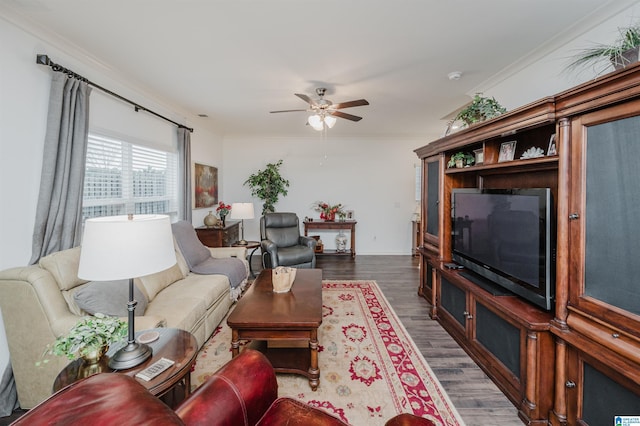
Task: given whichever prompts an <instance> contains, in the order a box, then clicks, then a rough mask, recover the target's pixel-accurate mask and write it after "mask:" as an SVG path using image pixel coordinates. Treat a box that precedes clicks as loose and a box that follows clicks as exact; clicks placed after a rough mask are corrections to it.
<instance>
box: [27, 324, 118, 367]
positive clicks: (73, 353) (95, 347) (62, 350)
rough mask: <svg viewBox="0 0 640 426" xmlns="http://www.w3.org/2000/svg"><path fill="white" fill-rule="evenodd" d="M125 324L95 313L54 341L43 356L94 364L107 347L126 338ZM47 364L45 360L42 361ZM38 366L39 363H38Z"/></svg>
mask: <svg viewBox="0 0 640 426" xmlns="http://www.w3.org/2000/svg"><path fill="white" fill-rule="evenodd" d="M127 331H128V327H127V323H126V321H122V320H121V319H119V318H118V317H110V316H106V315H104V314H100V313H96V314H95V315H94V316H86V317H83V318H82V319H81V320H80V321H78V322H77V323H76V325H74V326H73V327H72V328H71V330H69V333H67V334H65V335H63V336H60V337H58V338H57V339H56V341H55V342H54V343H53V345H52V346H51V347H49V348H47V350H46V352H45V355H47V354H51V355H57V356H66V357H67V358H69V359H76V358H78V357H82V358H85V359H86V360H87V361H89V362H95V361H97V360H99V359H100V357H101V356H102V355H103V354H104V352H106V350H107V349H108V348H109V345H110V344H112V343H115V342H119V341H121V340H123V339H124V338H125V337H126V336H127ZM43 362H45V363H46V362H47V360H46V359H45V360H43ZM38 364H39V363H38Z"/></svg>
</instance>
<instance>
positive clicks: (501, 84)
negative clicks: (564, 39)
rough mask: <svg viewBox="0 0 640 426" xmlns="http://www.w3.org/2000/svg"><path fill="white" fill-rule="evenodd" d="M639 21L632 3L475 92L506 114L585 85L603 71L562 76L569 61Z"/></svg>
mask: <svg viewBox="0 0 640 426" xmlns="http://www.w3.org/2000/svg"><path fill="white" fill-rule="evenodd" d="M639 20H640V2H636V4H635V5H632V6H630V7H628V8H627V9H626V10H624V11H623V12H621V13H618V14H617V15H615V16H613V17H612V18H610V19H607V20H605V21H603V22H601V23H599V24H598V25H597V26H595V27H593V28H592V29H590V30H588V31H587V32H585V33H583V34H581V35H579V36H577V37H575V38H574V39H573V40H572V41H571V42H569V43H565V44H564V45H562V46H558V48H557V49H555V50H554V51H552V52H551V53H549V54H546V55H544V56H542V57H540V58H538V59H537V60H536V61H535V62H533V63H527V64H526V67H524V68H523V69H521V70H519V71H518V72H515V73H514V72H512V71H511V70H509V71H508V74H509V75H508V76H506V77H504V78H502V77H500V76H496V77H494V79H493V81H489V82H486V84H485V85H484V86H482V87H479V88H477V90H475V91H480V92H484V93H485V94H488V95H490V96H494V97H495V98H496V99H498V100H499V101H500V103H502V104H503V105H504V106H505V107H506V108H507V109H508V110H511V109H514V108H517V107H520V106H522V105H526V104H528V103H531V102H534V101H536V100H538V99H541V98H544V97H546V96H552V95H555V94H557V93H560V92H562V91H564V90H567V89H570V88H572V87H574V86H577V85H579V84H581V83H584V82H587V81H589V80H591V79H593V78H595V77H597V75H596V71H598V72H601V71H603V67H602V66H598V67H596V68H597V69H594V68H593V67H592V68H587V69H582V70H580V71H575V72H566V71H565V68H566V66H567V65H568V64H570V63H571V62H572V61H573V57H574V56H575V55H576V54H579V53H581V51H583V50H584V49H588V48H592V47H595V46H597V45H598V44H613V43H615V42H616V40H617V39H618V38H619V37H620V31H619V28H624V27H629V26H632V25H635V24H637V23H638V22H639ZM525 61H526V58H525ZM613 70H614V69H613V66H609V67H608V68H607V69H606V70H604V72H602V73H601V74H600V75H602V74H604V73H607V72H611V71H613ZM545 149H546V148H545Z"/></svg>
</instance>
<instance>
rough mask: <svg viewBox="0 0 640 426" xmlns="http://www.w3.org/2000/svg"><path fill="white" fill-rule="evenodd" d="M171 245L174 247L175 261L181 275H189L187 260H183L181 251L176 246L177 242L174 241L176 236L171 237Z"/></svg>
mask: <svg viewBox="0 0 640 426" xmlns="http://www.w3.org/2000/svg"><path fill="white" fill-rule="evenodd" d="M173 247H175V249H176V262H177V263H178V266H179V267H180V270H181V271H182V275H184V276H185V277H186V276H187V275H189V272H190V271H189V265H187V261H186V260H185V258H184V256H183V255H182V252H181V251H180V247H179V246H178V242H177V241H176V237H175V236H174V237H173Z"/></svg>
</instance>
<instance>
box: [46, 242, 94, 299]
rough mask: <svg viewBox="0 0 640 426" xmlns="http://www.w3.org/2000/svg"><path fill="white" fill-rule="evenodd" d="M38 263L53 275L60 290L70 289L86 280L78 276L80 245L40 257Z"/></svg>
mask: <svg viewBox="0 0 640 426" xmlns="http://www.w3.org/2000/svg"><path fill="white" fill-rule="evenodd" d="M38 265H39V266H40V267H41V268H43V269H46V270H47V271H49V273H51V275H53V278H54V279H55V280H56V283H58V287H59V288H60V290H71V289H72V288H74V287H76V286H79V285H80V284H84V283H86V282H87V281H88V280H83V279H80V278H78V266H79V265H80V247H74V248H72V249H68V250H62V251H58V252H56V253H51V254H50V255H48V256H45V257H43V258H41V259H40V261H39V262H38Z"/></svg>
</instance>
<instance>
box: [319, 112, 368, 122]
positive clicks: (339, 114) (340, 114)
mask: <svg viewBox="0 0 640 426" xmlns="http://www.w3.org/2000/svg"><path fill="white" fill-rule="evenodd" d="M327 114H329V115H333V116H335V117H340V118H346V119H347V120H351V121H360V120H362V117H358V116H357V115H351V114H347V113H346V112H341V111H327Z"/></svg>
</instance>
